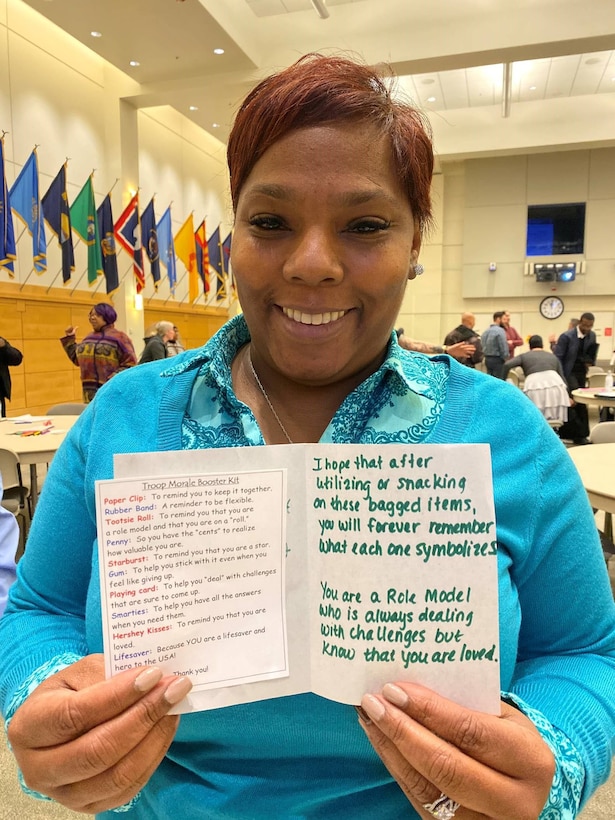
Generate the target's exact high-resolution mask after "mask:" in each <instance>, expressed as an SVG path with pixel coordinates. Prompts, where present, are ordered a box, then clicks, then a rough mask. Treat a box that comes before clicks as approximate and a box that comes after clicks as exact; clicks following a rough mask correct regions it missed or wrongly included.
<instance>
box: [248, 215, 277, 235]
mask: <svg viewBox="0 0 615 820" xmlns="http://www.w3.org/2000/svg"><path fill="white" fill-rule="evenodd" d="M250 225H252V226H253V227H254V228H260V229H261V230H263V231H275V230H278V229H279V228H282V227H283V224H282V220H281V219H280V218H279V217H277V216H270V215H263V216H253V217H251V218H250Z"/></svg>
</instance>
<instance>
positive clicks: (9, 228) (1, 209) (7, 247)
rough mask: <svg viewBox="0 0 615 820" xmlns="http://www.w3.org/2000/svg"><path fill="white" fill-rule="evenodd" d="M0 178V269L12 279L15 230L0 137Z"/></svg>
mask: <svg viewBox="0 0 615 820" xmlns="http://www.w3.org/2000/svg"><path fill="white" fill-rule="evenodd" d="M0 177H2V195H1V196H0V268H1V269H2V270H5V271H6V272H7V273H8V275H9V276H10V277H11V279H13V278H14V277H15V269H14V265H13V262H14V261H15V259H17V249H16V248H15V229H14V227H13V214H12V213H11V203H10V200H9V189H8V187H7V184H6V176H5V174H4V136H2V137H0Z"/></svg>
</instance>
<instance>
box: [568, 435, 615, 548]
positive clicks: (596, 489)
mask: <svg viewBox="0 0 615 820" xmlns="http://www.w3.org/2000/svg"><path fill="white" fill-rule="evenodd" d="M568 454H569V456H570V458H571V459H572V460H573V462H574V465H575V467H576V468H577V470H578V471H579V475H580V476H581V481H582V482H583V486H584V487H585V491H586V492H587V495H588V497H589V503H590V504H591V505H592V507H594V508H596V509H598V510H604V512H605V513H611V515H612V514H613V513H615V470H614V469H613V468H614V466H615V444H588V445H587V446H586V447H570V448H569V449H568ZM607 530H608V531H607ZM604 534H605V535H606V536H607V537H608V538H610V539H612V537H613V530H612V522H611V518H610V516H605V522H604Z"/></svg>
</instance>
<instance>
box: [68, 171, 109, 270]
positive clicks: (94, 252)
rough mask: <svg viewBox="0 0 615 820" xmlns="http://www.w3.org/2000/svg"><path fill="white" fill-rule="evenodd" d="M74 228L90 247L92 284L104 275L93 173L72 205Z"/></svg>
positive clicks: (89, 259)
mask: <svg viewBox="0 0 615 820" xmlns="http://www.w3.org/2000/svg"><path fill="white" fill-rule="evenodd" d="M70 221H71V225H72V228H73V230H74V231H75V233H76V234H77V236H78V237H79V238H80V239H81V241H82V242H85V244H86V245H87V247H88V283H89V284H90V285H91V284H92V283H93V282H95V281H96V280H97V279H98V277H99V276H102V275H103V262H102V252H101V249H100V236H99V234H98V219H97V218H96V202H95V201H94V186H93V185H92V177H91V175H90V176H89V177H88V178H87V180H86V183H85V185H84V186H83V188H82V189H81V190H80V191H79V193H78V194H77V196H76V197H75V199H74V201H73V204H72V205H71V206H70Z"/></svg>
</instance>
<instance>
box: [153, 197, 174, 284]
mask: <svg viewBox="0 0 615 820" xmlns="http://www.w3.org/2000/svg"><path fill="white" fill-rule="evenodd" d="M156 231H157V233H158V247H159V249H160V261H161V262H162V264H163V265H164V266H165V268H166V269H167V274H168V276H169V290H170V291H171V293H175V285H176V284H177V269H176V267H175V243H174V241H173V225H172V224H171V206H169V207H168V208H167V209H166V211H165V212H164V213H163V215H162V216H161V218H160V222H159V223H158V225H157V226H156Z"/></svg>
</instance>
